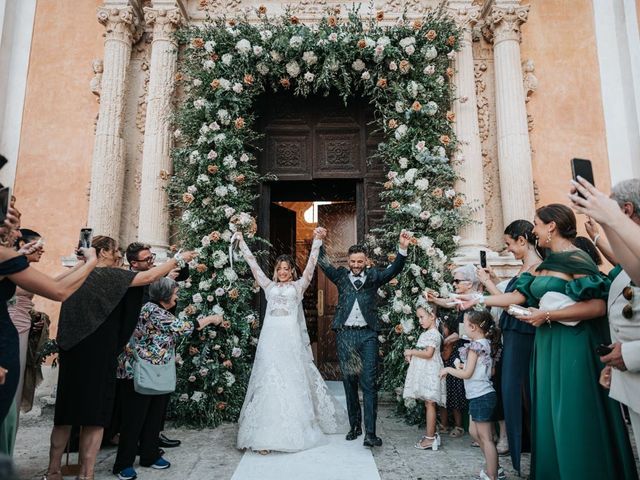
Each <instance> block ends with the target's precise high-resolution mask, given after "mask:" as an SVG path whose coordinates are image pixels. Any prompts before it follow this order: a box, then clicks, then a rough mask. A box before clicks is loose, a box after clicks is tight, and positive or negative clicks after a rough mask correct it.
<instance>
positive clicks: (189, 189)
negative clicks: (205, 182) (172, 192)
mask: <svg viewBox="0 0 640 480" xmlns="http://www.w3.org/2000/svg"><path fill="white" fill-rule="evenodd" d="M197 191H198V189H197V188H196V186H195V185H189V186H188V187H187V192H189V193H190V194H191V195H195V194H196V192H197Z"/></svg>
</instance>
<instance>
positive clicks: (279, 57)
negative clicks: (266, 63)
mask: <svg viewBox="0 0 640 480" xmlns="http://www.w3.org/2000/svg"><path fill="white" fill-rule="evenodd" d="M269 55H270V56H271V60H273V61H274V62H276V63H280V62H281V61H282V55H280V53H278V52H276V51H275V50H271V52H270V53H269Z"/></svg>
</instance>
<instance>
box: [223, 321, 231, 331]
mask: <svg viewBox="0 0 640 480" xmlns="http://www.w3.org/2000/svg"><path fill="white" fill-rule="evenodd" d="M220 325H221V326H222V328H225V329H229V328H231V322H230V321H229V320H224V321H223V322H222V323H221V324H220Z"/></svg>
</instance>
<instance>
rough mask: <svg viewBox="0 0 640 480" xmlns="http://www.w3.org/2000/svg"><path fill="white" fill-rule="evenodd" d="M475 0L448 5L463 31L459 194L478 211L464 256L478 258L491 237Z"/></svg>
mask: <svg viewBox="0 0 640 480" xmlns="http://www.w3.org/2000/svg"><path fill="white" fill-rule="evenodd" d="M471 3H472V2H471V0H459V1H450V2H449V4H448V7H449V11H450V12H451V14H452V16H453V18H454V20H455V21H456V23H457V24H458V26H459V27H460V28H461V29H462V38H461V42H460V51H459V52H458V54H457V55H456V59H455V78H454V83H455V85H456V89H457V99H456V100H455V101H454V102H453V110H454V113H455V115H456V121H455V130H456V136H457V137H458V141H459V143H460V148H459V154H460V159H461V162H460V163H459V164H458V165H457V170H458V173H459V175H460V177H461V178H462V180H461V181H460V182H459V183H458V185H457V186H456V190H459V191H460V192H462V193H464V195H465V197H466V198H467V201H468V202H469V203H470V204H471V205H472V206H473V207H474V210H473V212H472V214H471V220H472V223H470V224H469V225H467V226H466V227H465V228H464V229H463V230H462V231H461V232H460V236H461V237H462V239H461V241H460V247H461V248H460V253H461V254H462V255H469V256H471V255H474V256H475V254H476V253H477V251H478V250H479V249H483V248H486V245H487V234H486V222H485V209H484V207H485V198H484V179H483V175H482V171H483V166H482V147H481V144H480V130H479V127H478V101H477V98H476V83H475V73H474V66H473V50H472V41H473V40H472V29H473V26H474V25H475V24H476V22H478V20H479V18H480V7H478V6H472V4H471Z"/></svg>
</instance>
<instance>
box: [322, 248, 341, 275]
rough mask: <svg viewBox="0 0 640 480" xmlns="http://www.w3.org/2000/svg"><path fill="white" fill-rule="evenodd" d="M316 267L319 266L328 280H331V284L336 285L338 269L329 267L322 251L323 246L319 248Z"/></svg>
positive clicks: (324, 252)
mask: <svg viewBox="0 0 640 480" xmlns="http://www.w3.org/2000/svg"><path fill="white" fill-rule="evenodd" d="M318 265H320V269H321V270H322V271H323V272H324V274H325V275H326V276H327V277H328V278H329V280H331V281H332V282H333V283H336V282H337V281H338V275H339V273H338V269H337V268H336V267H334V266H333V265H331V262H330V261H329V258H328V257H327V252H326V251H325V249H324V245H322V246H321V247H320V257H319V258H318Z"/></svg>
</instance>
